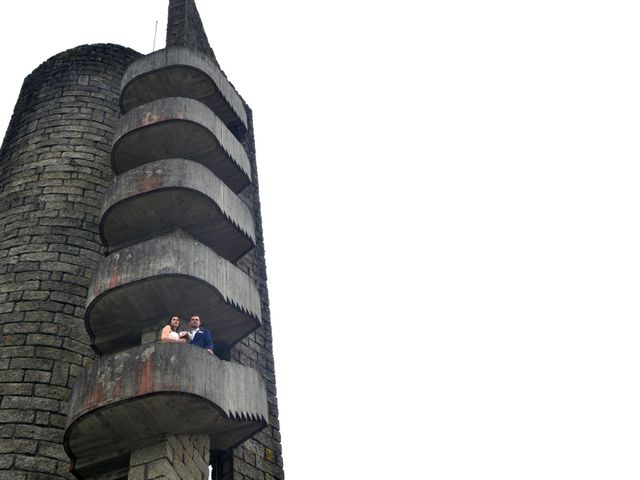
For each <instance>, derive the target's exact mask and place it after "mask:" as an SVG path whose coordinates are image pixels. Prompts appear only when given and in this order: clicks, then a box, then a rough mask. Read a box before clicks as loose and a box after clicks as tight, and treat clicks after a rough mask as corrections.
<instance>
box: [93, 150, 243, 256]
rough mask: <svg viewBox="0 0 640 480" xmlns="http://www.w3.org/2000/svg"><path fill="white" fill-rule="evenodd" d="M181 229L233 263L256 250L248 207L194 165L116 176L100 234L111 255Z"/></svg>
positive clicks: (180, 162) (171, 162)
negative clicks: (252, 249) (111, 252)
mask: <svg viewBox="0 0 640 480" xmlns="http://www.w3.org/2000/svg"><path fill="white" fill-rule="evenodd" d="M177 227H179V228H182V229H183V230H184V231H185V232H187V233H188V234H189V235H190V236H192V237H193V238H195V239H196V240H198V241H200V242H202V243H204V244H205V245H207V246H208V247H210V248H212V249H213V250H214V251H215V252H216V253H217V254H218V255H220V256H222V257H223V258H226V259H227V260H230V261H235V260H237V259H238V258H240V257H241V256H242V255H244V254H245V253H247V252H248V251H249V250H250V249H251V248H253V246H254V245H255V230H254V223H253V218H252V217H251V213H250V212H249V209H248V208H247V206H246V205H245V204H244V203H243V202H242V200H240V199H239V198H238V196H237V195H236V194H235V193H233V192H232V191H231V190H230V189H229V188H228V187H227V186H226V185H225V184H224V183H222V181H221V180H220V179H218V177H216V176H215V175H214V174H213V173H212V172H211V171H210V170H209V169H207V168H206V167H204V166H202V165H200V164H199V163H196V162H194V161H191V160H184V159H177V158H176V159H168V160H159V161H157V162H152V163H147V164H145V165H142V166H141V167H137V168H134V169H133V170H129V171H128V172H126V173H123V174H122V175H120V176H118V177H117V178H116V179H115V180H114V181H113V183H112V184H111V186H110V187H109V189H108V190H107V192H106V194H105V204H104V207H103V213H102V220H101V222H100V234H101V235H102V239H103V243H104V245H105V246H106V247H107V249H108V250H109V251H115V250H119V249H121V248H123V247H127V246H129V245H133V244H135V243H138V242H141V241H143V240H146V239H149V238H152V237H155V236H159V235H162V234H163V233H168V232H171V231H173V230H175V229H176V228H177Z"/></svg>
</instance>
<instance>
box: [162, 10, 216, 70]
mask: <svg viewBox="0 0 640 480" xmlns="http://www.w3.org/2000/svg"><path fill="white" fill-rule="evenodd" d="M166 45H167V47H188V48H192V49H194V50H198V51H199V52H202V53H205V54H207V55H209V56H210V57H211V58H212V59H213V61H214V62H216V64H217V63H218V62H217V60H216V56H215V54H214V53H213V50H212V49H211V46H210V45H209V41H208V40H207V34H206V32H205V31H204V26H203V25H202V20H200V15H199V14H198V9H197V8H196V4H195V2H194V0H170V1H169V21H168V22H167V42H166Z"/></svg>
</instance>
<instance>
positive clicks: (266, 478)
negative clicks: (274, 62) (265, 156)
mask: <svg viewBox="0 0 640 480" xmlns="http://www.w3.org/2000/svg"><path fill="white" fill-rule="evenodd" d="M246 109H247V113H248V118H249V131H248V134H247V137H246V139H245V141H244V146H245V149H246V150H247V154H248V156H249V160H250V161H251V171H252V175H253V183H252V184H251V185H250V186H249V187H247V188H246V189H245V190H244V191H243V192H242V193H241V195H240V198H242V200H243V201H244V202H245V203H246V204H247V206H248V207H249V209H250V210H251V213H252V215H253V219H254V220H255V223H256V247H255V248H254V249H253V250H252V251H251V252H249V253H248V254H246V255H245V256H244V257H242V258H241V259H240V260H239V261H238V262H237V265H238V267H240V268H241V269H242V270H243V271H245V272H246V273H247V274H248V275H249V276H250V277H251V278H253V279H254V280H255V282H256V284H257V285H258V290H259V291H260V299H261V304H262V305H261V307H262V322H263V324H262V326H261V327H260V328H259V329H258V330H256V331H255V332H254V333H252V334H251V335H249V336H248V337H247V338H245V339H244V340H243V341H242V342H240V343H239V344H237V345H236V346H234V347H233V348H232V351H231V360H232V361H235V362H239V363H241V364H243V365H247V366H249V367H251V368H255V369H256V370H258V371H259V372H260V374H261V375H262V376H263V377H264V379H265V380H266V382H267V395H268V397H267V398H268V402H269V425H268V426H267V427H266V428H265V429H264V430H262V431H261V432H259V433H258V434H257V435H255V436H254V437H253V438H252V439H250V440H248V441H246V442H245V443H243V444H242V445H241V446H239V447H237V448H235V449H234V450H233V453H232V454H231V455H226V456H223V457H222V458H220V461H221V462H222V463H223V464H224V463H226V464H229V463H230V462H231V463H232V469H230V470H231V471H233V476H232V477H226V476H225V477H222V478H223V479H224V480H227V478H233V480H249V479H251V480H273V479H278V480H280V479H283V478H284V471H283V462H282V447H281V439H280V424H279V422H278V399H277V396H276V393H277V392H276V377H275V366H274V361H273V339H272V336H271V316H270V311H269V293H268V290H267V268H266V263H265V252H264V239H263V236H262V215H261V213H260V197H259V187H258V171H257V165H256V150H255V140H254V136H253V115H252V112H251V109H250V108H249V107H248V106H246ZM223 470H224V468H223Z"/></svg>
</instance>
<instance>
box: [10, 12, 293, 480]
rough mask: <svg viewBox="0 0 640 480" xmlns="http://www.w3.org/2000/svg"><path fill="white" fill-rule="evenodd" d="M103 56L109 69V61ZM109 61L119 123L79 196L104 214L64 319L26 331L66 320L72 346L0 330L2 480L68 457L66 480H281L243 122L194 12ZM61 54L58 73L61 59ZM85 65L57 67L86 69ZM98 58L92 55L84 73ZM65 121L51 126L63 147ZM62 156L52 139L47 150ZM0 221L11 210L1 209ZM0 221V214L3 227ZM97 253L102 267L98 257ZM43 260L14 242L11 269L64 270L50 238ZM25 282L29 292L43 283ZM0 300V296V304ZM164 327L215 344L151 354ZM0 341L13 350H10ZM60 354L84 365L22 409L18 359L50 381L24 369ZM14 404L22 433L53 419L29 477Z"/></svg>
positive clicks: (16, 329) (95, 222)
mask: <svg viewBox="0 0 640 480" xmlns="http://www.w3.org/2000/svg"><path fill="white" fill-rule="evenodd" d="M87 48H90V47H87ZM104 48H106V47H104ZM108 48H109V49H110V50H109V51H113V50H114V49H115V50H116V51H117V53H120V52H119V51H118V50H117V49H118V48H122V47H117V46H109V47H108ZM94 50H95V49H94ZM122 51H123V52H124V55H122V54H121V57H123V58H122V60H121V61H120V62H119V63H118V64H119V65H122V66H121V67H120V70H119V71H114V70H113V68H112V67H110V66H107V67H105V68H104V72H105V76H106V77H107V78H108V80H109V81H108V82H107V83H106V87H105V88H106V91H108V92H109V100H108V102H107V103H108V104H109V107H110V108H111V109H112V112H113V111H114V110H115V108H117V109H118V110H119V114H118V115H117V118H116V115H114V113H115V112H113V113H112V114H111V116H110V117H109V118H108V120H109V121H108V122H107V121H106V120H105V123H106V124H108V127H109V128H105V129H104V131H103V132H101V133H102V134H103V137H102V138H100V141H101V142H102V143H103V144H105V143H106V144H109V145H110V146H111V147H110V149H109V151H107V150H106V149H103V150H101V159H102V160H101V161H102V164H103V165H104V168H103V170H104V174H103V175H102V177H101V178H100V180H101V183H100V188H99V189H98V190H97V194H95V195H91V201H92V206H93V205H96V204H98V203H100V204H101V208H100V210H99V212H95V213H94V211H93V210H91V212H92V215H91V216H90V217H88V218H89V219H90V220H91V222H92V223H91V224H90V225H88V226H87V227H85V228H88V229H89V230H90V231H91V232H92V234H91V235H90V239H91V241H92V242H93V243H91V242H89V240H87V239H84V240H83V241H84V243H82V242H81V241H80V240H73V242H71V241H70V240H68V239H67V240H64V239H62V240H61V241H64V244H65V245H69V243H74V242H75V244H81V245H83V246H84V247H85V248H86V249H88V250H90V251H91V255H90V261H86V262H85V263H84V264H83V265H84V266H85V268H84V270H83V271H82V272H79V273H82V278H84V279H85V280H80V279H79V280H77V281H76V283H77V284H78V287H74V288H75V289H76V290H75V291H77V293H76V295H75V296H74V297H73V298H71V299H67V298H65V300H67V301H69V302H70V301H74V302H75V303H76V306H75V307H74V308H73V309H69V312H68V314H67V316H66V317H63V316H61V315H58V316H56V314H53V315H48V314H47V312H46V309H47V308H48V307H47V306H46V305H43V310H45V311H43V312H41V313H40V317H38V318H46V319H49V318H51V319H52V323H53V324H55V325H56V326H57V328H58V329H61V328H62V327H61V325H63V324H64V322H65V321H66V322H67V323H69V322H70V321H72V323H73V332H75V337H74V342H75V343H74V344H71V343H70V342H68V341H67V339H63V340H61V341H60V342H59V344H55V345H54V343H55V342H54V341H53V340H52V339H53V338H55V334H52V335H51V338H49V339H45V340H46V341H49V342H50V343H52V345H49V346H48V347H47V348H49V349H50V350H51V351H50V352H49V350H47V351H46V352H45V351H44V350H43V348H44V347H41V346H33V347H31V346H29V337H27V336H20V335H19V333H20V332H21V329H22V330H24V332H26V334H27V335H28V331H29V329H31V328H32V327H30V326H27V327H25V326H24V325H20V321H23V320H26V316H27V314H29V313H30V312H27V313H26V314H25V313H22V314H21V315H18V316H12V317H2V318H1V319H0V321H1V322H2V325H4V326H3V334H4V336H3V342H4V343H3V344H2V345H1V347H2V348H1V349H0V354H1V357H0V359H8V361H5V363H0V370H2V369H5V370H7V372H3V373H4V374H5V377H6V378H10V379H11V381H12V383H11V385H8V384H4V385H3V384H2V383H1V382H2V381H5V382H6V380H3V378H5V377H3V376H2V373H0V388H3V387H4V390H0V392H1V393H2V394H3V398H2V400H1V402H0V420H2V419H4V418H10V419H11V420H12V421H13V423H12V429H5V430H4V431H3V430H0V434H2V435H3V437H4V438H2V440H3V442H4V445H5V446H4V447H2V450H3V451H2V452H1V453H0V477H1V476H2V475H3V474H6V475H9V477H7V478H11V479H12V480H13V479H16V480H28V479H31V478H34V479H35V478H45V476H46V478H67V477H68V475H69V474H68V473H66V472H65V471H63V469H62V467H61V466H62V465H63V464H65V458H66V457H67V456H68V458H69V463H68V465H69V466H68V472H70V473H71V474H72V475H73V476H75V477H76V478H79V479H93V480H122V479H129V480H138V479H140V480H147V479H155V478H172V479H180V480H200V479H206V478H208V477H209V474H210V473H209V472H210V469H212V477H213V478H214V479H216V480H232V479H256V480H257V479H260V480H263V479H264V480H267V479H281V478H284V475H283V470H282V458H281V455H280V438H279V432H278V420H277V415H278V413H277V401H276V396H275V395H276V391H275V376H274V367H273V355H272V349H271V329H270V320H269V309H268V296H267V291H266V272H265V266H264V246H263V242H262V231H261V221H260V204H259V196H258V185H257V173H256V163H255V149H254V145H253V126H252V118H251V110H250V109H249V108H248V106H247V105H246V103H245V102H244V101H243V100H242V98H241V97H240V96H239V94H238V93H237V92H236V90H235V88H234V87H233V86H232V85H231V84H230V83H229V81H228V80H227V78H226V76H225V75H224V73H223V72H222V71H221V69H220V66H219V65H218V63H217V60H216V58H215V56H214V55H213V52H212V50H211V48H210V47H209V44H208V41H207V38H206V34H205V33H204V29H203V27H202V23H201V21H200V18H199V15H198V12H197V9H196V7H195V3H194V1H193V0H171V1H170V4H169V22H168V28H167V47H166V48H165V49H163V50H160V51H156V52H154V53H152V54H149V55H146V56H139V55H137V54H135V52H131V51H130V50H126V49H122ZM73 52H75V51H73ZM66 53H67V52H65V54H66ZM65 54H62V57H63V58H62V59H60V61H61V62H66V61H67V57H68V56H69V54H67V55H66V56H65ZM82 55H83V52H76V53H73V54H72V55H71V57H73V58H80V61H81V63H82V64H83V65H84V63H85V62H84V60H85V59H84V57H82ZM101 55H102V51H101V50H100V49H99V48H98V51H97V53H96V57H97V59H96V61H97V62H98V63H99V62H100V61H102V60H103V57H102V56H101ZM115 56H116V58H118V55H117V54H116V55H115ZM132 60H133V61H132ZM65 65H66V63H65ZM124 66H126V68H124ZM41 68H42V67H41ZM64 68H68V67H66V66H65V67H64ZM81 73H82V72H81ZM85 77H87V81H86V84H85V85H90V84H91V82H92V81H94V80H93V79H92V77H91V76H90V75H80V76H79V78H80V80H77V79H76V78H75V77H74V79H73V83H74V85H75V82H76V80H77V81H78V82H79V83H80V84H83V83H84V82H85ZM118 80H119V83H120V85H119V87H117V88H116V87H115V86H114V85H115V82H116V81H118ZM65 88H66V87H65ZM73 88H76V87H75V86H74V87H73ZM90 90H91V91H92V92H93V94H94V95H95V96H96V97H98V98H100V97H104V94H102V93H100V91H97V90H95V89H90ZM19 103H20V102H19ZM16 109H18V107H16ZM14 116H15V114H14ZM12 121H13V120H12ZM75 121H76V120H75V119H69V121H68V122H62V125H63V126H65V127H67V130H68V131H71V132H73V131H74V128H73V125H74V122H75ZM37 122H38V119H35V125H36V127H37ZM22 123H25V122H22ZM8 137H10V135H9V134H8ZM69 137H70V138H72V139H73V138H75V136H74V135H73V134H69ZM17 138H22V137H19V136H17ZM18 143H19V142H18ZM6 144H7V140H6V139H5V146H6ZM9 144H10V142H9ZM5 146H3V149H4V150H6V148H5ZM64 148H67V143H66V141H65V142H64V145H63V146H62V147H60V148H59V149H58V150H61V149H64ZM26 149H27V147H25V146H24V145H22V144H20V145H19V147H17V148H16V150H17V151H18V150H19V152H18V153H20V155H18V157H19V158H21V159H22V158H25V155H26V154H25V152H24V151H23V150H26ZM54 149H55V147H54ZM77 150H78V151H81V148H78V149H77ZM68 156H69V157H72V158H73V157H74V155H73V154H70V155H68ZM80 156H81V155H80ZM26 158H31V157H29V156H28V155H26ZM3 162H4V157H3ZM38 165H39V164H38ZM109 167H110V168H109ZM74 168H76V170H77V167H75V162H74V161H71V162H70V163H69V167H68V168H67V169H65V171H69V172H70V173H69V175H70V178H82V171H81V170H77V171H76V170H74ZM107 168H109V170H108V171H107ZM36 171H38V170H36ZM111 172H113V175H112V174H111ZM3 173H4V175H3V176H0V181H2V178H6V179H7V180H5V183H7V181H8V182H9V183H8V185H9V186H11V187H12V188H13V189H14V190H15V189H16V188H18V187H15V184H16V183H17V184H18V185H21V183H20V182H19V181H17V182H16V178H15V172H14V171H13V170H6V169H5V172H3ZM12 174H13V176H12ZM11 181H13V183H11ZM62 183H64V182H62ZM14 190H12V189H11V188H5V190H4V191H3V197H2V198H0V200H4V201H5V203H6V202H8V201H9V200H11V198H12V193H14ZM72 193H76V196H75V197H71V193H69V192H68V191H66V190H65V192H64V194H65V195H66V197H65V198H66V199H69V198H74V199H76V197H80V198H81V197H82V196H83V195H85V196H86V195H89V192H84V191H82V192H80V191H73V192H72ZM60 194H61V195H62V193H60ZM53 200H59V199H57V198H53V199H52V201H53ZM41 201H45V200H43V199H41ZM14 202H15V200H14ZM34 202H35V200H29V201H28V202H27V201H25V200H22V203H23V204H31V203H34ZM1 206H2V205H0V207H1ZM18 206H19V205H18ZM6 207H7V208H6V210H7V211H8V210H9V209H10V208H11V207H10V204H8V203H6ZM64 207H65V212H68V213H66V214H65V215H67V214H68V215H71V212H72V211H73V210H74V208H75V204H70V205H65V206H64ZM25 211H30V210H29V209H26V210H25ZM43 216H45V217H46V215H43ZM60 216H62V215H60ZM3 217H6V215H4V216H3V215H2V209H1V208H0V223H1V222H2V218H3ZM29 218H31V217H29ZM33 218H36V216H34V217H33ZM37 218H40V216H38V217H37ZM83 218H87V217H83ZM5 223H6V222H5ZM0 226H1V225H0ZM10 226H11V224H8V225H6V226H5V227H4V228H5V232H6V231H8V229H9V227H10ZM34 228H36V227H34ZM36 233H37V232H36ZM46 233H53V232H46ZM71 233H73V234H74V235H75V233H76V232H75V230H72V231H71ZM85 236H86V235H85ZM80 237H82V235H80ZM98 240H99V242H98ZM33 243H34V242H33V241H30V243H29V245H31V244H33ZM99 244H101V251H102V252H103V253H104V255H100V254H99V253H97V250H100V245H99ZM43 245H45V246H44V247H42V248H40V247H37V248H34V247H31V248H30V247H27V248H26V249H24V248H23V247H21V246H20V245H19V241H15V242H13V243H12V244H11V248H13V249H14V250H15V249H16V248H18V249H20V248H23V250H24V252H22V250H20V252H18V253H19V254H27V255H31V257H33V259H34V261H35V260H40V261H41V263H43V264H44V262H48V264H51V265H50V267H51V268H52V269H53V270H55V269H56V268H57V269H60V270H64V268H66V267H64V266H60V265H58V264H56V263H55V262H54V260H56V259H57V260H60V255H62V254H57V256H56V258H55V259H54V258H53V256H52V255H49V256H47V255H46V254H45V253H44V252H47V251H48V250H49V249H48V248H47V247H46V240H43ZM7 248H9V247H7ZM0 252H2V250H0ZM21 252H22V253H21ZM43 255H44V256H43ZM31 257H30V258H31ZM45 257H46V258H45ZM49 257H51V258H49ZM0 258H2V253H0ZM26 260H28V259H27V258H26V257H25V262H26ZM25 262H20V258H18V260H16V261H15V262H13V263H10V264H9V266H8V267H7V268H6V269H5V270H6V271H8V272H11V273H12V274H13V276H12V277H11V279H13V280H14V281H15V279H16V278H17V277H16V275H18V274H19V271H20V268H16V267H13V266H12V265H20V263H25ZM41 267H42V265H40V264H39V265H38V268H39V269H40V270H41V269H42V268H41ZM66 273H67V277H68V279H71V276H70V275H71V274H70V272H66ZM34 275H35V274H34ZM38 275H40V276H37V275H35V276H34V278H36V277H37V278H41V279H44V278H45V276H44V275H43V274H41V272H38ZM62 275H63V274H60V275H57V274H55V273H53V274H48V277H47V278H50V277H52V276H53V277H55V278H58V277H60V280H61V282H63V283H64V280H63V278H62ZM27 277H28V278H27ZM27 277H24V278H25V281H30V282H31V283H30V284H29V285H30V286H31V287H33V288H34V289H35V290H38V289H39V288H38V287H44V286H45V285H43V284H44V280H40V281H39V283H37V284H36V283H34V282H36V281H35V280H30V279H31V276H27ZM74 278H75V277H74ZM89 278H90V280H89ZM67 283H68V280H67ZM47 285H48V288H51V285H49V284H47ZM64 286H65V288H66V287H68V284H65V285H64ZM61 289H62V290H64V289H63V288H61ZM0 290H2V288H1V287H0ZM6 290H7V292H8V293H7V295H9V294H10V292H11V291H12V289H11V288H8V289H6ZM0 294H2V292H0ZM32 296H34V297H36V296H37V295H35V294H32ZM49 297H50V295H47V298H49ZM43 298H44V294H43ZM82 307H84V308H82ZM21 308H22V307H21ZM55 308H58V307H57V306H56V307H55ZM62 311H63V312H66V310H65V309H64V308H63V309H62ZM16 313H19V312H16ZM173 314H178V315H180V316H181V318H183V319H188V318H189V317H190V316H191V315H193V314H197V315H199V316H200V317H201V319H202V321H203V322H202V323H203V326H204V327H206V328H208V329H209V330H210V331H211V332H212V334H213V338H214V344H215V355H214V356H210V355H208V353H207V352H206V350H204V349H201V348H199V347H197V346H193V345H183V344H171V343H161V342H159V332H160V330H161V329H162V327H163V326H164V325H166V324H167V320H168V318H169V317H170V316H171V315H173ZM0 315H2V313H0ZM34 315H35V314H34ZM80 315H82V317H80ZM70 317H73V318H70ZM5 318H8V319H10V321H7V320H5ZM80 318H82V322H83V325H82V326H81V324H80V323H79V320H80ZM183 321H184V320H183ZM7 326H9V327H10V328H9V327H7ZM38 328H40V329H42V328H43V327H42V325H41V324H39V327H38ZM7 332H9V333H12V332H13V333H14V336H13V337H12V338H13V340H12V341H13V342H16V343H19V341H22V344H19V345H17V346H16V347H14V346H8V345H6V338H7V335H6V334H7ZM38 333H39V330H34V331H33V332H32V337H33V338H32V340H33V339H34V338H35V340H36V341H39V342H43V341H45V340H42V339H41V338H39V337H38V338H36V337H35V335H36V334H38ZM76 344H77V345H78V346H75V345H76ZM36 345H38V344H37V343H36ZM56 345H57V348H58V351H57V352H56V351H53V348H54V347H55V346H56ZM69 345H72V346H73V347H74V348H75V350H77V351H79V352H80V353H81V356H78V358H76V357H69V358H71V360H69V361H68V362H67V363H69V362H72V363H73V365H74V366H75V365H77V367H76V368H74V369H73V370H71V368H70V367H69V366H68V365H67V364H64V365H66V366H65V368H66V369H67V370H66V372H67V375H66V377H64V379H63V380H64V386H63V388H62V385H61V383H60V382H58V383H57V385H61V387H58V390H56V391H55V392H54V393H57V394H58V395H59V400H58V403H56V404H55V405H53V404H52V403H51V404H47V405H39V404H37V402H35V403H34V402H33V401H31V402H30V403H29V401H28V400H29V396H33V395H34V393H35V390H37V389H38V387H39V385H37V384H32V383H27V378H26V374H25V370H24V368H22V369H20V368H19V367H20V365H19V363H20V362H15V360H16V358H18V357H20V358H22V357H28V355H29V353H30V352H31V351H32V350H33V351H34V352H35V353H36V354H37V355H39V354H41V353H42V352H44V353H45V354H48V355H49V356H50V357H51V359H50V360H49V362H51V366H50V365H49V364H47V365H44V364H42V365H41V367H38V366H37V365H36V366H32V368H33V369H34V371H35V370H36V369H37V368H40V369H41V370H46V369H47V368H49V369H50V370H53V371H54V372H55V370H56V368H58V369H60V368H61V367H59V366H58V363H60V359H58V360H54V359H53V357H55V356H56V355H57V356H58V357H60V356H61V357H60V358H65V357H64V355H67V356H69V354H68V353H67V351H68V350H70V349H71V350H73V348H71V347H70V346H69ZM89 347H90V348H89ZM21 349H22V350H21ZM45 356H46V355H45ZM13 357H16V358H13ZM56 362H57V363H56ZM23 363H24V362H23ZM34 365H35V364H34ZM13 366H15V367H16V368H13V369H12V367H13ZM17 372H21V373H17ZM34 375H35V374H31V376H32V377H34ZM54 376H55V375H54V374H42V375H41V379H40V382H41V383H46V381H45V380H48V381H50V383H53V380H52V379H53V378H54ZM19 379H21V380H19ZM36 381H37V380H33V379H31V382H36ZM28 385H29V386H28ZM11 386H13V387H14V388H18V387H19V389H20V394H19V395H7V392H8V389H7V387H11ZM49 388H52V387H49ZM47 392H48V390H47ZM21 399H22V400H21ZM20 402H23V404H24V405H28V406H29V407H30V409H31V410H33V411H34V413H33V415H34V417H31V416H30V415H31V414H30V413H28V414H26V416H25V417H24V418H25V419H27V420H29V421H30V422H33V418H35V417H36V416H38V415H40V410H42V409H45V410H48V415H49V417H51V416H52V415H53V412H54V411H55V414H56V415H57V418H58V420H57V424H56V425H54V426H51V428H50V430H51V433H50V434H47V435H49V437H47V439H46V446H49V447H51V448H53V447H55V448H54V450H55V455H54V454H52V453H48V455H51V456H54V458H55V462H52V463H51V464H50V466H45V467H42V466H38V465H36V464H37V460H35V459H36V458H38V457H39V456H40V457H42V456H43V455H42V454H43V453H45V455H44V456H45V457H46V456H47V453H46V452H47V451H46V450H45V449H44V448H43V446H45V441H44V440H42V439H39V438H37V437H38V435H40V436H41V437H42V436H43V435H44V433H43V432H42V431H40V430H38V431H36V434H35V435H31V437H34V438H33V439H31V438H30V433H29V431H28V430H25V429H24V428H23V427H24V425H22V423H25V422H23V421H22V420H21V417H20V411H21V409H20V407H19V405H20ZM22 410H24V411H25V412H27V411H29V409H22ZM5 422H6V420H5ZM20 432H22V433H20ZM24 432H26V433H24ZM5 439H6V440H5ZM25 439H26V440H25ZM52 445H53V447H52ZM27 447H29V448H28V449H27ZM62 448H64V453H62V452H61V451H60V449H62ZM21 449H22V450H25V449H27V450H26V451H21ZM4 458H6V465H5V470H4V473H3V471H2V469H3V463H2V462H3V459H4ZM30 459H34V460H33V461H31V460H30ZM47 461H48V460H47V459H46V458H45V459H44V462H45V464H46V462H47ZM30 462H31V463H30ZM2 478H4V477H2Z"/></svg>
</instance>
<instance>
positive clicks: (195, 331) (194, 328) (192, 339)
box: [189, 315, 213, 355]
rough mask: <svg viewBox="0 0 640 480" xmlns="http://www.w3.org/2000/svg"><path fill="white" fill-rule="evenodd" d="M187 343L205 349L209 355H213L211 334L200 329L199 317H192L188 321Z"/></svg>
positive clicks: (204, 329)
mask: <svg viewBox="0 0 640 480" xmlns="http://www.w3.org/2000/svg"><path fill="white" fill-rule="evenodd" d="M189 327H191V330H189V343H191V344H192V345H197V346H199V347H202V348H206V349H207V353H208V354H209V355H213V340H212V339H211V332H209V330H207V329H206V328H200V317H199V316H198V315H193V316H192V317H191V318H190V319H189Z"/></svg>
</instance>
